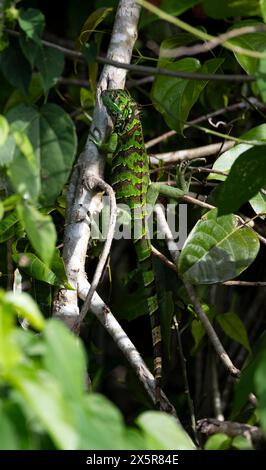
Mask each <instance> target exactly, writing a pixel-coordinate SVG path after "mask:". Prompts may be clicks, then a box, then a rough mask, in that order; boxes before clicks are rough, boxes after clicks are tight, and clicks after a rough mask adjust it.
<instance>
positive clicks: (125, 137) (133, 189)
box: [102, 90, 162, 405]
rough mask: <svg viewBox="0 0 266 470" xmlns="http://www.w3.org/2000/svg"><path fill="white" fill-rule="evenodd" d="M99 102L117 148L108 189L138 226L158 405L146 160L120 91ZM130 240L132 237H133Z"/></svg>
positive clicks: (158, 345)
mask: <svg viewBox="0 0 266 470" xmlns="http://www.w3.org/2000/svg"><path fill="white" fill-rule="evenodd" d="M102 100H103V103H104V105H105V107H106V109H107V112H108V114H109V116H110V118H111V119H112V123H113V126H114V133H115V134H116V135H117V146H116V150H115V151H114V153H113V158H112V186H113V188H114V191H115V194H116V200H117V202H119V203H123V204H127V205H128V206H129V207H130V210H131V214H132V219H134V220H132V222H134V223H132V226H134V225H136V224H138V229H139V232H138V236H137V238H134V244H135V248H136V253H137V259H138V263H139V267H140V268H141V272H142V277H143V282H144V286H145V292H146V298H147V311H148V313H149V315H150V321H151V329H152V343H153V354H154V376H155V380H156V403H157V405H158V404H159V403H160V389H161V377H162V337H161V328H160V321H159V311H158V300H157V293H156V286H155V279H154V273H153V269H152V253H151V243H150V240H149V239H148V238H146V234H147V227H146V223H145V215H146V194H147V190H148V186H149V182H150V179H149V160H148V155H147V153H146V150H145V145H144V140H143V132H142V126H141V122H140V119H139V117H138V106H137V104H136V103H135V101H133V99H132V98H131V96H130V95H129V94H128V93H127V92H126V91H124V90H105V91H103V92H102ZM133 237H134V234H133Z"/></svg>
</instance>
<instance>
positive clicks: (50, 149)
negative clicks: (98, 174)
mask: <svg viewBox="0 0 266 470" xmlns="http://www.w3.org/2000/svg"><path fill="white" fill-rule="evenodd" d="M22 116H23V118H22ZM7 117H8V120H9V122H11V123H12V127H13V126H14V127H15V128H17V129H20V130H22V131H24V132H25V133H27V135H28V137H29V139H30V141H31V144H32V146H33V149H34V151H35V153H36V155H37V157H38V159H39V161H40V167H41V170H40V171H41V196H40V200H41V202H42V204H43V205H46V206H49V205H52V204H53V202H54V201H55V199H56V197H57V196H58V195H59V194H60V192H61V191H62V189H63V186H64V184H65V183H66V181H67V179H68V176H69V174H70V171H71V169H72V165H73V162H74V157H75V153H76V147H77V138H76V132H75V127H74V125H73V122H72V120H71V119H70V117H69V116H68V114H67V113H66V112H65V111H64V110H63V109H62V108H60V107H59V106H57V105H55V104H51V103H49V104H45V105H43V106H42V107H41V108H40V110H38V109H36V108H33V107H31V106H26V105H24V104H21V105H19V106H17V107H15V108H12V109H11V110H10V111H9V112H8V114H7ZM51 155H52V157H53V158H51Z"/></svg>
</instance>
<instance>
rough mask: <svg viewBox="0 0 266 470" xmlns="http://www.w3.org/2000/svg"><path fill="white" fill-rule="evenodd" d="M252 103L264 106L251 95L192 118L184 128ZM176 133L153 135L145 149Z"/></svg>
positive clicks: (244, 107) (246, 106) (260, 106)
mask: <svg viewBox="0 0 266 470" xmlns="http://www.w3.org/2000/svg"><path fill="white" fill-rule="evenodd" d="M252 105H255V106H257V107H258V108H265V104H263V103H260V101H258V100H257V98H254V97H253V96H251V97H249V98H247V102H243V101H241V102H239V103H234V104H231V105H229V106H227V107H225V108H221V109H218V110H217V111H213V112H211V113H208V114H205V115H204V116H199V117H198V118H196V119H193V120H192V121H188V122H187V124H185V126H184V129H187V128H188V127H189V126H190V125H191V124H200V123H202V122H205V121H208V120H209V119H211V118H214V117H216V116H220V115H221V114H224V113H227V112H233V111H237V110H239V109H247V108H249V107H250V106H252ZM176 134H177V132H176V131H173V130H172V131H168V132H165V133H164V134H162V135H159V136H158V137H155V138H154V139H151V140H149V141H148V142H146V144H145V146H146V149H148V148H150V147H153V146H154V145H156V144H159V143H160V142H162V140H166V139H168V138H169V137H173V136H174V135H176Z"/></svg>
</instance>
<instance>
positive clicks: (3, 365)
mask: <svg viewBox="0 0 266 470" xmlns="http://www.w3.org/2000/svg"><path fill="white" fill-rule="evenodd" d="M4 296H5V294H4V291H2V290H1V291H0V377H1V379H2V377H3V376H5V374H6V373H7V372H8V371H9V370H10V369H12V367H14V366H16V364H17V363H18V362H19V361H21V352H20V350H19V348H18V345H17V344H16V341H15V338H14V331H15V316H14V309H13V307H12V306H11V305H9V304H8V303H7V302H6V301H5V297H4Z"/></svg>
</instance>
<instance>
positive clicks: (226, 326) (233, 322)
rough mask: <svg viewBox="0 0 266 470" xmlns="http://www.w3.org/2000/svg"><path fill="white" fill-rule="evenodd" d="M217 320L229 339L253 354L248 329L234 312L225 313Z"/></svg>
mask: <svg viewBox="0 0 266 470" xmlns="http://www.w3.org/2000/svg"><path fill="white" fill-rule="evenodd" d="M216 320H217V321H218V323H219V325H220V327H221V328H222V330H223V331H224V332H225V334H226V335H227V336H229V338H232V339H233V340H234V341H237V342H238V343H240V344H242V346H244V348H246V349H247V350H248V351H249V352H251V349H250V344H249V340H248V335H247V330H246V327H245V325H244V323H243V322H242V320H241V318H239V316H238V315H236V314H235V313H233V312H228V313H223V314H221V315H218V316H217V317H216Z"/></svg>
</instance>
